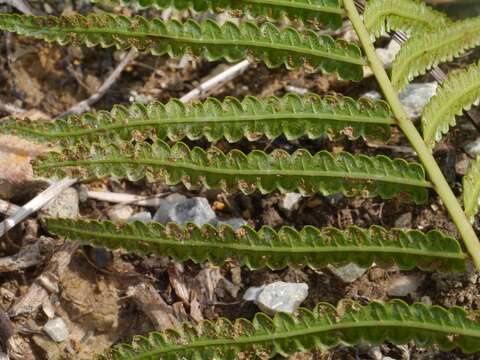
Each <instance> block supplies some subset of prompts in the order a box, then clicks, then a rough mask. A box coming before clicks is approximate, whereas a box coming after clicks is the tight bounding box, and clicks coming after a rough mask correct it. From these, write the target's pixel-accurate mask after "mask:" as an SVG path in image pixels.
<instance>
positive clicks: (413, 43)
mask: <svg viewBox="0 0 480 360" xmlns="http://www.w3.org/2000/svg"><path fill="white" fill-rule="evenodd" d="M479 44H480V18H472V19H467V20H463V21H457V22H454V23H452V24H451V25H449V26H447V27H445V28H442V29H437V30H435V31H433V32H425V33H423V34H417V36H415V37H412V38H410V39H409V40H408V41H407V42H406V43H405V44H404V45H403V46H402V48H401V49H400V52H399V53H398V55H397V57H396V58H395V60H394V62H393V65H392V84H393V86H394V87H395V89H396V90H398V91H400V90H402V89H403V88H404V86H405V85H406V84H407V83H408V82H409V81H411V80H412V79H413V78H415V77H416V76H418V75H423V74H425V73H426V72H427V70H429V69H431V68H432V67H434V66H437V65H438V64H440V63H442V62H445V61H451V60H453V59H454V58H455V57H458V56H460V55H461V54H463V53H464V52H465V51H466V50H467V49H470V48H473V47H475V46H478V45H479Z"/></svg>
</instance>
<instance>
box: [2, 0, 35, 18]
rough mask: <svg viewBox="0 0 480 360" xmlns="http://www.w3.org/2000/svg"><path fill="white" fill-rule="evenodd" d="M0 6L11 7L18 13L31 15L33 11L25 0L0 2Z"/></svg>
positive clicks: (3, 0)
mask: <svg viewBox="0 0 480 360" xmlns="http://www.w3.org/2000/svg"><path fill="white" fill-rule="evenodd" d="M0 4H5V5H10V6H13V7H14V8H15V9H17V10H18V11H20V12H22V13H24V14H28V15H32V14H33V11H32V9H31V8H30V6H29V5H28V3H27V2H26V1H25V0H0Z"/></svg>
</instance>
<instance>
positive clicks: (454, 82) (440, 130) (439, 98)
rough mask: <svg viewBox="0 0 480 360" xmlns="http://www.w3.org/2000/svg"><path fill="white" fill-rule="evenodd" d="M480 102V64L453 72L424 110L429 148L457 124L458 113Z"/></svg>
mask: <svg viewBox="0 0 480 360" xmlns="http://www.w3.org/2000/svg"><path fill="white" fill-rule="evenodd" d="M479 101H480V64H477V65H471V66H470V67H468V69H466V70H460V71H454V72H452V73H450V74H449V75H448V78H447V80H445V81H444V82H443V83H442V85H441V86H440V87H439V88H438V89H437V94H436V95H435V96H434V97H432V98H431V99H430V101H429V103H428V104H427V106H426V107H425V109H424V111H423V116H422V128H423V139H424V140H425V143H426V144H427V145H428V147H430V148H433V147H434V146H435V143H436V142H438V141H440V140H441V138H442V135H443V134H446V133H447V132H448V130H449V128H450V126H455V124H456V121H455V116H457V115H461V114H462V112H463V110H469V109H470V108H471V107H472V105H477V104H478V103H479Z"/></svg>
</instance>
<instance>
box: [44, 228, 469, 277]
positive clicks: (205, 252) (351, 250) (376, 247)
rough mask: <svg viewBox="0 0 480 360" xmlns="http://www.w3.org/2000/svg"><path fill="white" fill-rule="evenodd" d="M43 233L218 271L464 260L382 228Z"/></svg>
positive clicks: (434, 241)
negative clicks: (235, 264)
mask: <svg viewBox="0 0 480 360" xmlns="http://www.w3.org/2000/svg"><path fill="white" fill-rule="evenodd" d="M47 227H48V230H49V231H50V232H51V233H54V234H56V235H59V236H63V237H66V238H68V239H70V240H74V241H80V242H81V243H84V244H90V245H94V246H102V247H107V248H110V249H125V250H127V251H136V252H139V253H142V254H152V253H154V254H159V255H160V254H161V255H167V256H171V257H173V258H175V259H176V260H178V261H186V260H188V259H191V260H193V261H195V262H197V263H202V262H204V261H207V260H208V261H211V262H212V263H214V264H217V265H222V264H223V263H224V262H225V261H227V260H228V259H229V258H234V259H237V260H238V261H239V262H240V264H242V265H246V266H247V267H248V268H250V269H258V268H261V267H269V268H270V269H274V270H278V269H283V268H285V267H287V266H296V267H298V266H309V267H311V268H314V269H319V268H321V267H324V266H326V265H327V264H344V263H348V262H355V263H357V264H359V265H360V266H364V267H370V266H371V265H372V263H373V262H375V263H377V264H384V265H392V264H393V263H396V264H397V265H398V266H399V268H401V269H404V270H410V269H412V268H413V267H415V266H418V267H419V268H421V269H424V270H434V269H435V270H438V269H443V270H463V269H464V268H465V266H464V260H465V258H466V255H465V254H464V253H462V250H461V248H460V245H459V244H458V242H457V241H456V240H455V239H453V238H451V237H447V236H445V235H443V234H441V233H440V232H437V231H431V232H429V233H426V234H424V233H422V232H420V231H416V230H413V231H403V230H400V229H393V230H389V231H387V230H385V229H383V228H381V227H379V226H373V227H371V228H370V229H368V230H364V229H360V228H358V227H353V226H352V227H350V228H348V229H346V230H343V231H342V230H338V229H335V228H322V229H317V228H315V227H313V226H306V227H304V228H303V229H302V230H301V231H297V230H295V229H293V228H291V227H283V228H282V229H280V230H279V231H278V232H276V231H275V230H273V229H272V228H270V227H267V226H264V227H262V228H261V229H260V230H259V231H258V232H257V231H255V230H253V229H252V228H250V227H249V226H243V227H242V228H240V229H239V230H237V231H234V230H233V229H232V228H231V227H229V226H221V227H220V228H219V229H215V228H214V227H212V226H210V225H205V226H203V227H202V228H198V227H196V226H195V225H193V224H189V225H188V226H186V227H184V228H181V227H179V226H177V225H176V224H169V225H167V226H163V225H161V224H158V223H150V224H144V223H141V222H136V223H134V224H124V225H115V224H113V223H112V222H109V221H104V222H97V221H83V220H78V221H77V220H69V219H48V220H47Z"/></svg>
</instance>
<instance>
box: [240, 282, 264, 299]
mask: <svg viewBox="0 0 480 360" xmlns="http://www.w3.org/2000/svg"><path fill="white" fill-rule="evenodd" d="M264 288H265V285H262V286H251V287H249V288H248V289H247V290H246V291H245V293H244V294H243V300H246V301H256V300H257V298H258V295H260V293H261V292H262V291H263V289H264Z"/></svg>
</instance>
